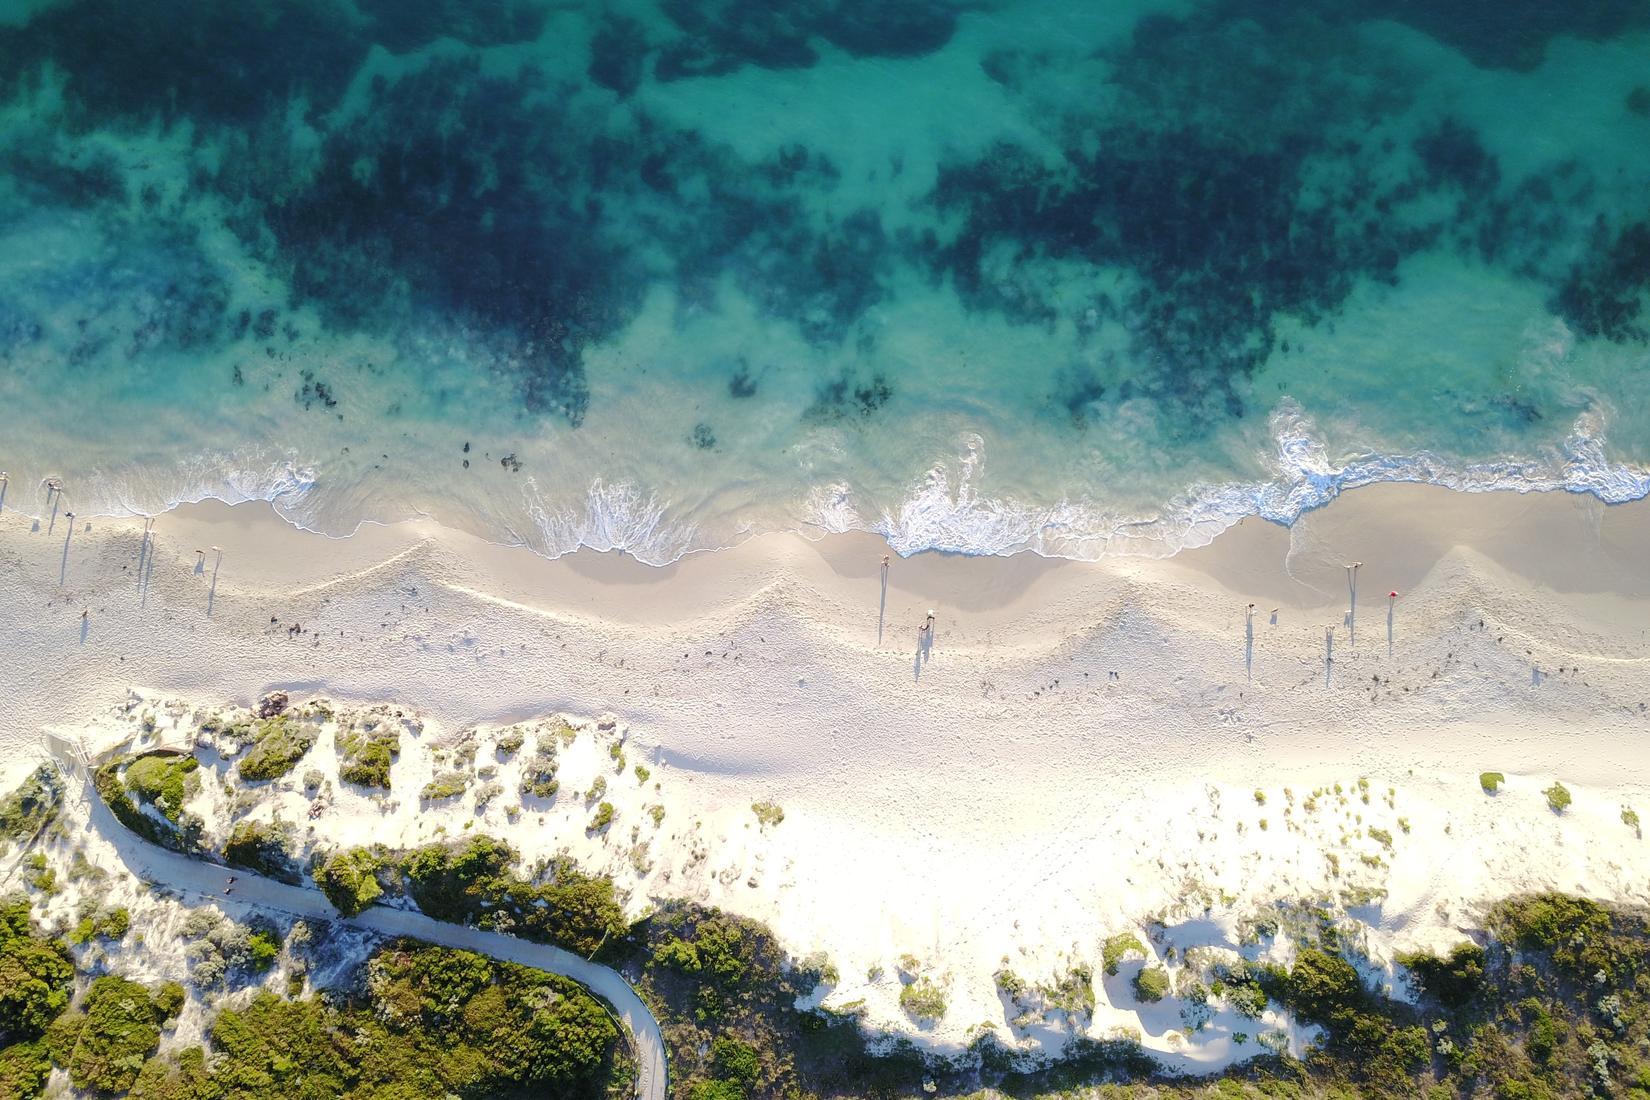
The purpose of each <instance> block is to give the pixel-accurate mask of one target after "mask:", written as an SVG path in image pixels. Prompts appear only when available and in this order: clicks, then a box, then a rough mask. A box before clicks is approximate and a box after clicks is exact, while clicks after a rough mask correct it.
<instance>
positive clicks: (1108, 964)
mask: <svg viewBox="0 0 1650 1100" xmlns="http://www.w3.org/2000/svg"><path fill="white" fill-rule="evenodd" d="M1130 953H1135V954H1138V955H1140V956H1141V957H1142V958H1144V957H1145V955H1146V945H1145V944H1143V943H1141V942H1140V937H1139V936H1137V935H1135V934H1134V933H1133V932H1119V933H1118V934H1117V935H1115V936H1113V937H1111V938H1110V939H1109V940H1107V941H1106V942H1105V945H1104V947H1102V948H1101V954H1100V961H1101V965H1102V966H1103V967H1104V968H1105V971H1106V973H1107V974H1110V975H1112V976H1113V977H1115V976H1116V975H1117V968H1118V966H1119V965H1120V964H1121V963H1122V962H1123V960H1124V959H1125V958H1127V957H1128V956H1129V954H1130Z"/></svg>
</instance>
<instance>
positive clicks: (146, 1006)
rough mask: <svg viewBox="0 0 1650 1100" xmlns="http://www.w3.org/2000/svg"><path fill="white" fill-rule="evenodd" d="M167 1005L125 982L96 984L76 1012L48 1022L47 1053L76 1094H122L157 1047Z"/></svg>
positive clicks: (111, 979) (113, 979)
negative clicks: (81, 1091)
mask: <svg viewBox="0 0 1650 1100" xmlns="http://www.w3.org/2000/svg"><path fill="white" fill-rule="evenodd" d="M168 1003H169V1002H165V1003H163V1002H162V1001H161V1000H159V999H157V998H156V997H155V996H154V995H152V994H151V993H150V991H149V990H148V989H147V988H145V987H144V986H141V985H139V984H138V983H136V982H133V981H128V980H127V979H125V978H121V977H116V976H113V975H106V976H104V977H101V978H97V979H95V980H94V981H93V982H92V984H91V987H90V988H89V989H88V990H87V991H86V997H85V999H84V1000H83V1001H82V1002H81V1004H80V1006H79V1007H78V1008H77V1009H75V1010H74V1011H71V1012H68V1013H65V1014H64V1015H62V1016H59V1017H58V1018H57V1019H56V1020H55V1021H53V1022H52V1025H51V1026H50V1027H49V1028H48V1029H47V1032H46V1047H47V1049H48V1050H49V1051H50V1052H51V1057H52V1061H53V1062H54V1063H56V1064H57V1065H59V1066H62V1067H63V1068H64V1069H66V1070H68V1072H69V1080H70V1081H72V1082H74V1085H75V1087H76V1088H81V1089H89V1090H91V1091H94V1092H117V1093H118V1092H125V1091H126V1090H127V1089H130V1088H131V1087H132V1083H133V1082H135V1081H136V1080H137V1076H138V1071H139V1070H140V1069H142V1068H143V1063H144V1061H145V1059H147V1058H148V1056H149V1055H150V1054H152V1053H154V1050H155V1048H156V1047H157V1046H159V1045H160V1024H161V1022H162V1021H164V1020H165V1019H166V1018H167V1015H168V1013H167V1008H168Z"/></svg>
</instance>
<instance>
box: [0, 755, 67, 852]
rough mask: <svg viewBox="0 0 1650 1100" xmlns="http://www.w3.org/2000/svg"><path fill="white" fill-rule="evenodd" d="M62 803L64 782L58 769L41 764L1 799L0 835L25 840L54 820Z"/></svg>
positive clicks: (10, 838) (5, 837)
mask: <svg viewBox="0 0 1650 1100" xmlns="http://www.w3.org/2000/svg"><path fill="white" fill-rule="evenodd" d="M62 804H63V782H62V780H60V779H59V778H58V776H57V769H55V768H53V767H52V766H51V765H50V764H42V765H40V767H38V768H36V769H35V770H34V771H33V772H32V773H30V775H29V777H28V778H27V779H25V780H23V784H22V786H20V787H18V788H17V789H16V790H15V791H12V792H11V793H10V794H8V795H6V796H5V797H4V798H0V838H4V839H6V840H15V841H28V840H31V839H33V837H34V836H35V835H36V834H37V833H39V832H40V831H41V830H42V829H44V828H45V827H46V826H47V825H49V824H51V823H52V822H53V821H55V820H56V819H57V813H58V810H59V809H60V808H61V807H62Z"/></svg>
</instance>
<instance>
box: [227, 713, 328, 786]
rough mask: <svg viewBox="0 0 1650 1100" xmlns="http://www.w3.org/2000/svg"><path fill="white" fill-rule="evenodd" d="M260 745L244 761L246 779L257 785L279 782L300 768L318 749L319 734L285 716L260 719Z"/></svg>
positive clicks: (258, 732)
mask: <svg viewBox="0 0 1650 1100" xmlns="http://www.w3.org/2000/svg"><path fill="white" fill-rule="evenodd" d="M255 729H256V732H257V738H258V739H257V742H256V743H255V744H253V746H252V750H251V751H250V752H248V753H247V754H246V755H245V756H244V757H242V758H241V763H240V769H239V770H240V774H241V778H242V779H249V780H253V781H254V782H257V781H262V780H266V779H279V778H280V777H281V776H283V775H285V774H287V773H288V772H290V771H291V770H292V769H293V768H295V767H297V766H298V761H300V760H302V759H303V758H304V754H305V753H307V752H309V750H310V749H312V748H314V747H315V730H314V728H313V727H311V726H307V725H304V724H302V723H299V722H297V721H294V720H293V719H291V718H289V717H287V716H286V715H284V714H278V715H276V716H275V717H273V718H260V719H259V720H258V722H257V725H256V727H255Z"/></svg>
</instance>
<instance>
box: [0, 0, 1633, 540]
mask: <svg viewBox="0 0 1650 1100" xmlns="http://www.w3.org/2000/svg"><path fill="white" fill-rule="evenodd" d="M1647 463H1650V0H1596V2H1593V3H1587V4H1566V3H1561V2H1557V0H1505V2H1502V3H1499V4H1493V5H1490V4H1482V3H1477V2H1468V0H1429V2H1422V0H1359V2H1352V0H1298V2H1294V3H1278V2H1275V0H1202V2H1198V0H1173V2H1154V0H1120V2H1114V3H1109V4H1100V3H1072V2H1070V0H971V2H952V0H885V2H877V0H763V2H756V0H634V2H608V3H593V2H592V3H586V4H579V3H571V4H567V3H558V4H551V3H548V2H537V0H470V2H461V0H397V2H395V3H390V2H389V0H290V2H266V0H239V2H236V3H204V2H201V0H146V2H144V3H141V4H134V3H130V2H127V0H55V2H54V0H0V465H3V466H4V467H5V468H6V469H7V470H8V472H9V474H10V478H11V481H10V484H11V490H10V496H9V498H8V500H7V501H6V503H7V504H8V505H10V506H12V507H19V508H24V509H29V508H31V507H37V506H39V505H40V504H41V502H43V501H44V499H45V489H44V487H43V486H44V482H45V479H47V478H49V477H55V478H58V479H60V480H61V481H62V483H63V484H64V486H65V492H66V499H68V500H69V501H70V502H71V504H72V505H74V506H77V507H78V508H79V509H80V510H81V511H83V512H85V513H87V514H93V513H97V512H102V513H121V512H150V511H158V510H161V509H163V508H165V507H167V506H169V505H171V504H173V503H176V502H178V501H182V500H193V499H200V498H203V497H219V498H223V499H231V500H239V499H247V498H265V499H269V500H272V501H273V502H274V503H275V505H276V507H277V508H278V509H280V510H281V511H282V513H283V514H285V515H287V516H288V517H290V518H291V519H293V520H294V521H295V522H298V523H302V524H304V525H306V526H310V527H314V528H317V529H320V530H324V531H328V532H332V533H341V532H345V531H348V530H351V529H352V528H353V527H354V526H355V525H356V524H357V523H359V522H360V521H362V520H365V519H376V520H390V519H395V518H399V517H403V516H408V515H414V514H430V515H434V516H436V517H438V518H440V519H442V520H444V521H446V522H450V523H453V524H457V525H459V526H463V527H465V528H467V529H470V530H473V531H477V532H479V533H482V534H484V535H486V536H487V537H490V538H495V539H499V540H501V541H518V542H522V543H525V544H527V545H530V546H532V547H534V548H535V549H538V550H540V551H542V552H546V553H559V552H563V551H566V550H569V549H572V548H574V547H576V546H579V545H590V546H596V547H601V548H611V547H622V548H625V549H627V550H629V551H630V552H632V553H635V554H636V555H637V556H639V557H641V558H643V559H644V560H648V561H654V562H662V561H668V560H670V559H672V558H674V557H676V556H678V555H680V554H681V553H684V552H686V551H689V550H693V549H699V548H707V547H715V546H723V545H728V544H730V543H733V542H736V541H738V540H739V539H741V538H744V537H747V536H749V535H750V534H753V533H758V532H762V531H768V530H784V529H801V530H805V531H828V530H839V529H855V528H862V529H871V530H876V531H879V532H881V533H883V534H885V535H886V536H887V537H888V538H889V540H890V541H891V542H892V544H893V545H894V546H895V547H896V548H897V549H899V550H900V551H902V552H909V551H913V550H917V549H923V548H940V549H948V550H959V551H964V552H972V553H1004V552H1010V551H1014V550H1019V549H1033V550H1037V551H1039V552H1043V553H1049V554H1060V555H1067V556H1074V557H1096V556H1099V555H1101V554H1104V553H1107V552H1109V551H1110V552H1116V551H1135V552H1141V551H1144V552H1162V551H1165V550H1173V549H1175V548H1177V547H1179V546H1182V545H1186V544H1188V543H1195V542H1201V541H1204V540H1206V539H1207V538H1208V537H1209V536H1210V535H1212V534H1213V533H1214V532H1216V531H1218V530H1220V529H1221V528H1223V527H1225V526H1226V525H1229V524H1230V523H1232V522H1233V521H1235V520H1236V519H1237V518H1239V517H1241V516H1244V515H1262V516H1266V517H1268V518H1271V519H1275V520H1279V521H1281V522H1288V521H1290V520H1291V519H1293V518H1294V516H1296V515H1298V514H1299V513H1300V511H1301V510H1303V509H1305V508H1310V507H1313V506H1316V505H1318V504H1321V503H1323V502H1324V501H1325V500H1327V499H1329V498H1330V497H1332V496H1333V495H1334V494H1335V493H1336V492H1338V491H1340V490H1341V489H1343V488H1345V487H1347V486H1350V485H1357V484H1362V483H1366V482H1370V481H1379V480H1391V479H1398V480H1424V481H1436V482H1442V483H1446V484H1452V485H1457V486H1460V487H1463V488H1475V489H1476V488H1513V489H1568V490H1572V491H1586V492H1592V493H1596V494H1597V495H1599V496H1600V497H1602V498H1604V499H1606V500H1625V499H1630V498H1635V497H1639V496H1643V495H1645V494H1646V493H1647V492H1650V466H1647Z"/></svg>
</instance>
